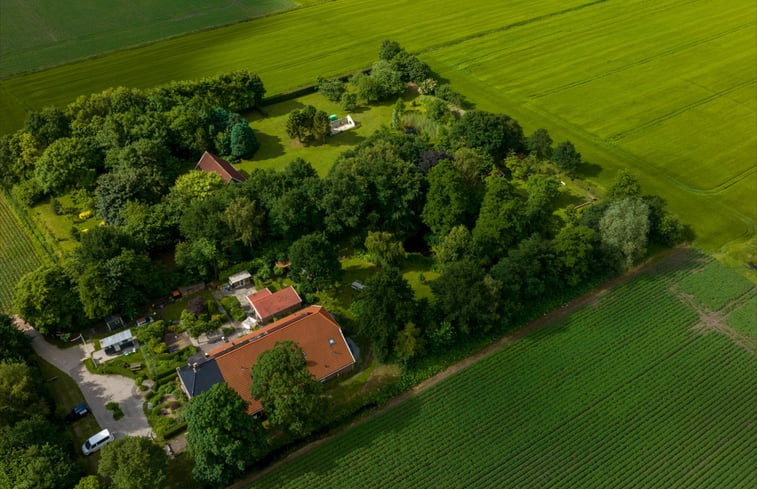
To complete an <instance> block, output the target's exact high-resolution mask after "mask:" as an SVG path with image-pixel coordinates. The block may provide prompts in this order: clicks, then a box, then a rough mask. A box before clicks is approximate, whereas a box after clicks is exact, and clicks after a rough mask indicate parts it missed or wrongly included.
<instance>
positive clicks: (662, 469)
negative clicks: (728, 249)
mask: <svg viewBox="0 0 757 489" xmlns="http://www.w3.org/2000/svg"><path fill="white" fill-rule="evenodd" d="M694 258H695V259H692V260H689V261H686V262H684V263H683V265H682V264H681V263H680V261H676V260H673V259H670V260H668V261H667V262H665V263H663V264H662V265H658V267H657V268H656V271H654V272H652V271H647V272H645V273H644V274H642V275H640V276H639V277H637V278H636V279H634V280H633V281H631V282H629V283H627V284H624V285H621V286H619V287H617V288H616V289H613V290H611V291H609V292H608V293H607V294H604V295H602V296H601V298H599V299H598V300H597V301H596V302H595V303H593V304H591V305H587V306H585V307H583V308H581V309H579V310H577V311H575V312H573V313H571V314H570V315H568V316H567V317H564V318H562V319H558V320H556V322H554V323H553V324H551V325H548V326H547V327H545V328H544V329H541V330H538V331H536V332H534V333H532V334H530V335H528V336H526V337H525V338H523V339H521V340H519V341H517V342H515V343H513V344H511V345H508V346H506V347H504V348H503V349H502V350H500V351H499V352H497V353H495V354H494V355H492V356H490V357H488V358H486V359H484V360H481V361H479V362H477V363H475V364H473V365H472V366H470V367H469V368H467V369H465V370H463V371H461V372H459V373H458V374H456V375H454V376H452V377H450V378H448V379H446V380H444V381H442V382H441V383H439V384H437V385H436V386H434V387H432V388H430V389H428V390H427V391H424V392H423V393H421V394H419V395H417V396H415V397H413V398H411V399H409V400H407V401H405V402H403V403H402V404H400V405H399V406H397V407H395V408H393V409H391V410H389V411H387V412H385V413H382V414H380V415H378V416H376V417H375V418H373V419H371V420H369V421H367V422H365V423H364V424H361V425H359V426H357V427H355V428H353V429H350V430H348V431H345V432H343V433H342V434H340V435H338V436H337V437H335V438H334V439H332V440H330V441H328V442H327V443H324V444H322V445H320V446H318V447H316V448H314V449H312V450H310V451H308V452H306V453H304V454H303V455H301V456H299V457H297V458H295V459H293V460H291V461H289V462H287V463H286V464H283V465H282V466H280V467H279V468H277V469H276V470H274V471H272V472H270V473H268V474H266V475H265V476H264V477H262V478H261V479H259V480H258V481H256V482H255V483H254V484H253V486H251V487H255V488H265V487H287V488H296V487H302V488H305V487H369V486H370V487H394V488H425V487H428V488H431V487H433V488H440V487H461V486H463V485H464V486H466V487H545V486H549V487H571V488H575V487H621V486H622V487H665V488H673V487H679V488H694V487H753V486H754V484H755V483H757V473H755V471H754V470H753V468H754V465H755V463H757V458H756V457H757V454H756V453H755V451H754V444H755V442H757V433H756V432H755V430H754V429H753V411H754V404H755V402H756V401H757V394H756V393H757V375H755V374H757V358H755V356H754V354H753V353H750V352H748V351H746V350H745V349H743V348H742V347H740V346H738V345H737V344H735V343H734V342H733V341H732V340H731V339H730V338H728V337H727V336H725V335H723V334H721V333H718V332H714V331H710V332H702V331H701V330H697V329H695V328H694V329H693V328H692V327H693V326H695V325H696V324H697V323H698V321H699V316H698V314H697V313H696V312H695V311H694V310H693V309H692V308H691V307H690V306H689V305H688V303H687V302H685V301H683V300H681V299H680V298H679V297H678V296H677V295H676V293H675V292H674V288H675V287H673V286H674V285H675V284H676V282H678V281H680V280H682V279H684V278H685V279H688V278H689V277H703V280H704V279H707V280H709V278H708V277H706V275H704V274H697V273H694V272H695V271H696V270H699V269H701V268H702V267H704V266H706V264H707V263H708V260H707V259H703V258H702V257H698V258H697V257H694ZM682 266H683V268H681V267H682ZM724 280H726V281H730V280H735V281H736V282H739V281H740V280H742V278H741V277H740V276H738V275H737V274H736V273H735V272H733V271H730V276H728V277H725V279H724ZM639 304H644V306H643V307H640V306H639Z"/></svg>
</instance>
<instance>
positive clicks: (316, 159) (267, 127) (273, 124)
mask: <svg viewBox="0 0 757 489" xmlns="http://www.w3.org/2000/svg"><path fill="white" fill-rule="evenodd" d="M405 99H406V101H408V102H410V100H412V99H413V96H412V95H411V94H410V92H408V93H407V94H406V95H405ZM394 103H395V100H391V101H387V102H384V103H381V104H376V105H371V106H361V107H358V108H357V109H356V110H355V111H354V112H350V113H349V114H348V113H346V112H345V111H344V110H342V109H341V108H339V103H335V102H331V101H330V100H329V99H327V98H326V97H324V96H323V95H321V94H320V93H318V92H316V93H312V94H310V95H305V96H303V97H299V98H296V99H293V100H287V101H285V102H281V103H278V104H274V105H268V106H266V107H265V109H264V110H265V112H266V114H267V115H263V114H261V113H260V112H258V111H255V112H252V113H250V114H247V117H248V119H249V120H250V121H251V122H250V126H251V127H252V128H253V130H254V131H255V136H256V137H257V138H258V141H260V149H259V150H258V151H257V152H256V153H255V156H254V157H253V158H252V160H248V161H244V162H242V163H240V164H239V165H237V167H238V168H239V169H240V170H243V171H246V172H248V173H249V172H250V171H252V170H253V169H255V168H264V169H269V168H273V169H281V168H283V167H284V166H286V165H287V163H289V162H290V161H292V160H294V159H295V158H302V159H304V160H306V161H309V162H310V163H311V164H312V165H313V167H314V168H315V169H316V170H317V171H318V173H319V174H320V175H321V176H322V177H324V176H326V174H327V173H328V172H329V170H330V169H331V166H332V165H333V164H334V161H335V160H336V157H337V156H339V154H340V153H342V152H344V151H346V150H348V149H350V148H352V147H354V146H356V145H358V144H360V143H361V142H362V141H365V140H366V139H367V138H368V137H369V136H370V135H371V134H373V133H374V132H375V131H376V130H377V129H379V128H380V127H381V126H389V123H390V122H391V120H392V109H393V108H394ZM307 105H312V106H314V107H315V108H316V109H318V110H323V111H326V113H328V114H336V115H338V116H339V117H344V116H346V115H351V116H352V118H353V120H354V121H355V123H356V124H358V127H356V128H355V129H351V130H349V131H345V132H343V133H340V134H337V135H335V136H327V137H326V140H325V142H323V143H321V142H311V143H308V144H302V143H300V142H299V141H298V140H297V139H290V138H289V136H287V133H286V122H287V118H288V116H289V113H290V112H292V111H293V110H297V109H303V108H304V107H305V106H307ZM407 105H408V107H409V105H410V104H409V103H408V104H407Z"/></svg>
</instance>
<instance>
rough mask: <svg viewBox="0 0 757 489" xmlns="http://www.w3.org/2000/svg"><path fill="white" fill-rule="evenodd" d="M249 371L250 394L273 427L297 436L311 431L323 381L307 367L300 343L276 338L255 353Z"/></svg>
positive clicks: (319, 401)
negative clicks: (261, 407) (269, 348)
mask: <svg viewBox="0 0 757 489" xmlns="http://www.w3.org/2000/svg"><path fill="white" fill-rule="evenodd" d="M251 374H252V385H251V386H250V394H251V395H252V397H253V398H254V399H258V400H259V401H260V403H261V404H262V405H263V412H265V414H266V416H267V417H268V421H269V422H270V423H271V424H272V425H273V426H277V427H280V428H283V429H285V430H287V431H288V432H290V433H293V434H296V435H304V434H306V433H308V432H310V430H311V429H312V428H313V427H314V425H315V420H316V416H317V415H318V414H319V409H320V407H321V405H322V401H321V397H320V395H321V390H322V384H321V383H320V382H318V381H317V380H316V379H314V378H313V374H312V373H311V372H310V370H308V367H307V361H306V360H305V354H304V353H303V351H302V348H301V347H300V345H298V344H297V343H295V342H294V341H277V342H276V344H275V345H274V347H273V349H272V350H267V351H264V352H263V353H261V354H260V355H258V358H257V360H256V361H255V364H254V365H253V366H252V372H251Z"/></svg>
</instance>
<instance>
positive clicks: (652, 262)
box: [227, 246, 690, 489]
mask: <svg viewBox="0 0 757 489" xmlns="http://www.w3.org/2000/svg"><path fill="white" fill-rule="evenodd" d="M689 251H690V249H689V247H688V246H677V247H675V248H671V249H668V250H665V251H663V252H661V253H658V254H657V255H654V256H652V257H650V258H649V259H647V260H646V261H644V262H643V263H641V264H639V265H637V266H636V267H634V268H632V269H631V270H629V271H627V272H626V273H624V274H623V275H621V276H619V277H615V278H613V279H610V280H609V281H607V282H605V283H604V284H602V285H599V286H597V287H594V288H593V289H591V290H590V291H588V292H586V293H584V294H582V295H581V296H579V297H577V298H576V299H573V300H572V301H570V302H568V303H567V304H565V305H564V306H562V307H559V308H557V309H554V310H552V311H551V312H549V313H547V314H545V315H544V316H542V317H540V318H538V319H535V320H533V321H531V322H529V323H528V324H526V325H525V326H523V327H521V328H518V329H517V330H515V331H514V332H512V333H510V334H508V335H505V336H503V337H501V338H500V339H499V340H497V341H495V342H494V343H492V344H491V345H489V346H486V347H484V348H482V349H481V350H479V351H478V352H476V353H474V354H472V355H471V356H469V357H467V358H465V359H463V360H460V361H459V362H456V363H454V364H452V365H450V366H449V367H447V368H446V369H444V370H443V371H441V372H439V373H438V374H436V375H433V376H431V377H429V378H428V379H426V380H424V381H423V382H421V383H420V384H418V385H416V386H415V387H413V388H411V389H410V390H408V391H406V392H404V393H402V394H400V395H399V396H397V397H394V398H393V399H391V400H390V401H389V402H387V403H386V404H385V405H384V406H382V407H381V408H379V409H376V410H375V411H371V412H370V413H367V414H365V415H363V416H361V417H360V418H358V419H356V420H354V421H352V422H351V423H349V424H347V425H345V426H342V427H340V428H337V429H336V431H335V432H333V433H330V434H328V435H326V436H324V437H323V438H321V439H318V440H315V441H313V442H310V443H308V444H307V445H305V446H303V447H301V448H299V449H297V450H295V451H294V452H292V453H290V454H289V455H287V456H285V457H284V458H282V459H280V460H277V461H276V462H274V463H272V464H271V465H269V466H268V467H266V468H265V469H263V470H261V471H260V472H256V473H255V474H252V475H250V476H248V477H245V478H244V479H241V480H239V481H237V482H235V483H233V484H231V485H229V486H227V489H247V488H248V487H250V484H252V483H253V482H255V481H256V480H258V479H259V478H261V477H263V476H265V475H266V474H268V473H269V472H272V471H273V470H275V469H277V468H278V467H280V466H281V465H284V464H285V463H288V462H290V461H292V460H294V459H296V458H298V457H300V456H302V455H304V454H305V453H307V452H309V451H310V450H312V449H314V448H316V447H318V446H320V445H323V444H324V443H326V442H328V441H330V440H331V439H333V438H336V437H337V436H339V435H340V434H341V433H343V432H345V431H347V430H350V429H352V428H355V427H356V426H359V425H361V424H363V423H366V422H367V421H369V420H371V419H373V418H375V417H376V416H378V415H380V414H382V413H384V412H386V411H388V410H390V409H392V408H394V407H396V406H398V405H399V404H402V403H403V402H405V401H407V400H408V399H411V398H413V397H416V396H417V395H418V394H420V393H421V392H424V391H426V390H428V389H429V388H431V387H433V386H435V385H436V384H438V383H439V382H441V381H443V380H445V379H447V378H449V377H451V376H453V375H454V374H456V373H458V372H460V371H462V370H464V369H465V368H467V367H469V366H471V365H473V364H474V363H476V362H479V361H481V360H484V359H485V358H488V357H490V356H492V355H493V354H495V353H497V352H498V351H499V350H501V349H502V348H503V347H505V346H507V345H510V344H512V343H515V342H516V341H518V340H519V339H521V338H523V337H524V336H527V335H529V334H530V333H532V332H534V331H536V330H539V329H541V328H543V327H553V326H555V325H556V320H557V319H559V318H562V317H564V316H566V315H567V314H570V313H572V312H574V311H576V310H577V309H580V308H581V307H584V306H588V305H591V304H592V303H593V302H594V301H595V300H596V299H597V297H598V296H601V295H604V294H605V293H606V292H607V291H608V290H611V289H614V288H616V287H618V286H619V285H622V284H624V283H626V282H628V281H630V280H631V279H633V278H635V277H637V276H639V275H641V274H643V273H647V272H654V271H655V270H656V269H657V266H658V265H659V263H660V262H661V261H663V260H665V259H666V258H670V257H673V256H676V255H678V254H680V253H687V252H689Z"/></svg>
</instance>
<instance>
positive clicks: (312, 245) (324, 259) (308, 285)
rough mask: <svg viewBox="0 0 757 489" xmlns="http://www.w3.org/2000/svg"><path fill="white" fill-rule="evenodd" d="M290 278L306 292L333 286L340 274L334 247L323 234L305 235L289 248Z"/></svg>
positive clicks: (340, 268)
mask: <svg viewBox="0 0 757 489" xmlns="http://www.w3.org/2000/svg"><path fill="white" fill-rule="evenodd" d="M289 259H290V261H291V263H292V264H291V266H290V270H291V273H292V277H293V278H294V280H295V281H297V283H298V284H300V285H301V287H303V289H304V290H307V291H316V290H324V289H327V288H329V287H331V286H333V285H334V284H335V283H336V282H337V281H338V280H339V277H340V275H341V272H342V265H341V263H340V262H339V253H338V252H337V249H336V247H335V246H334V245H333V244H332V243H330V242H329V240H328V239H326V237H325V236H324V235H323V234H319V233H316V234H307V235H305V236H303V237H301V238H300V239H298V240H297V241H295V242H294V243H292V246H290V247H289Z"/></svg>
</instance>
